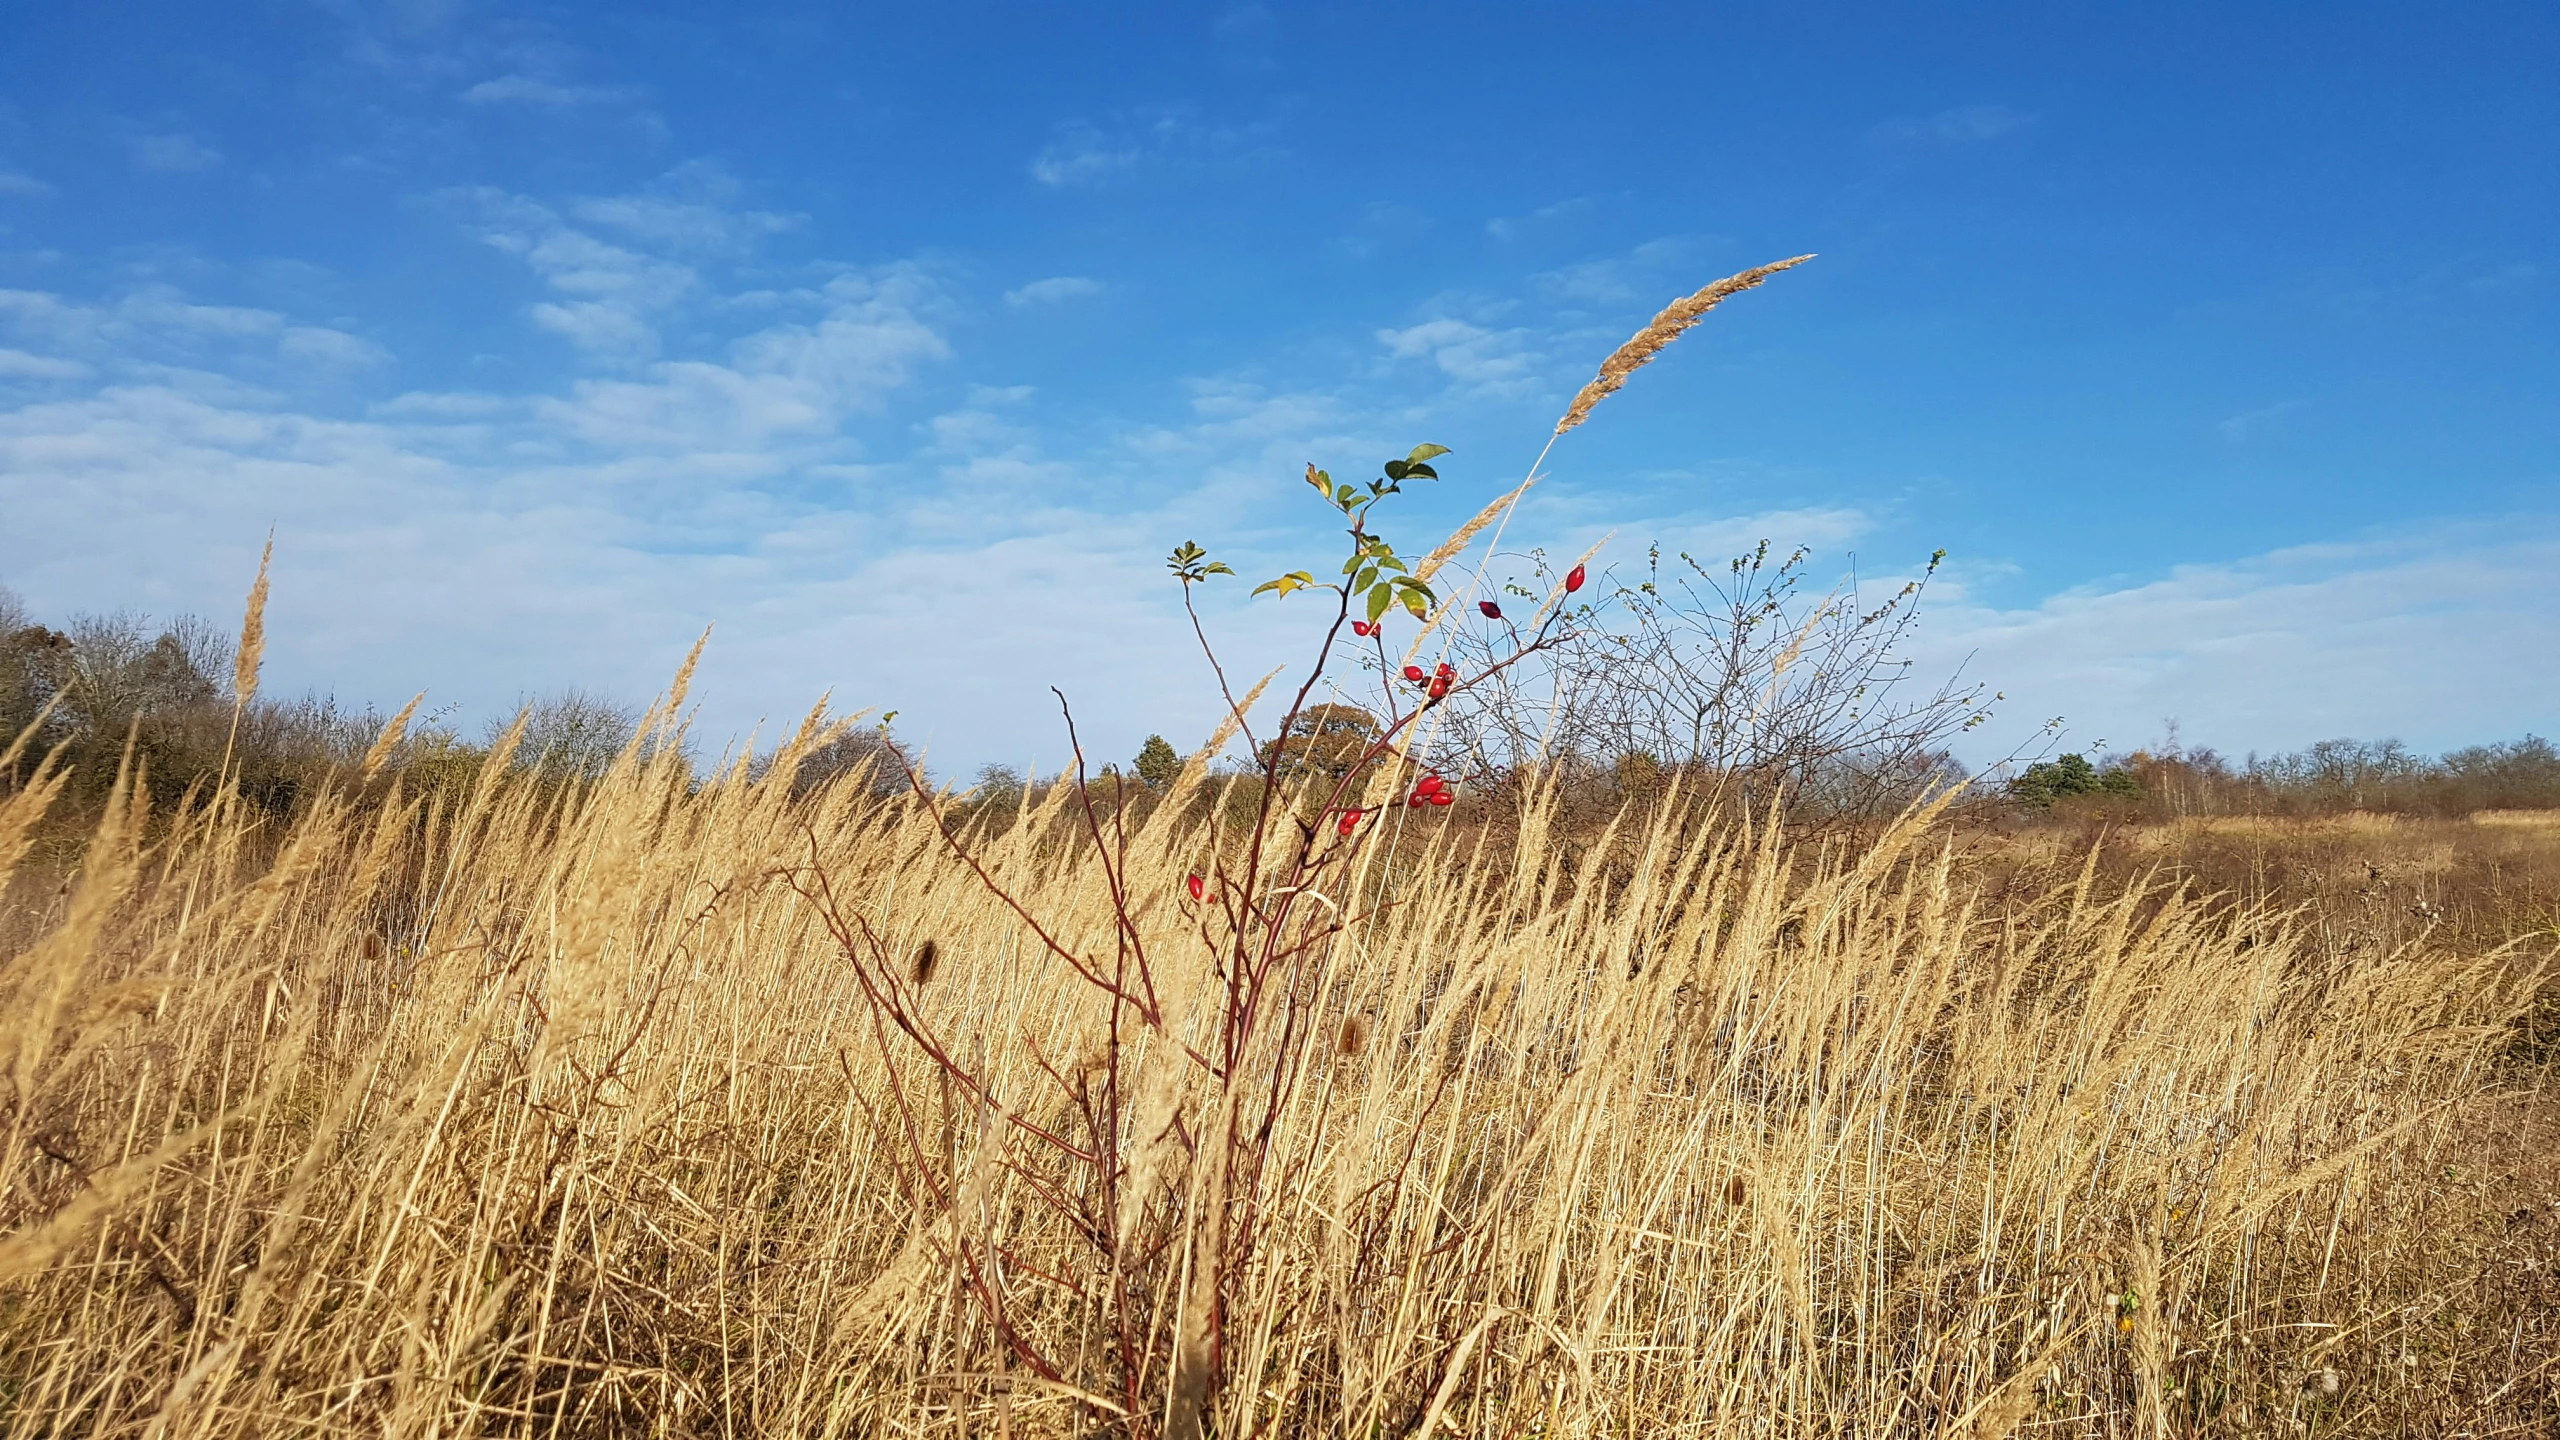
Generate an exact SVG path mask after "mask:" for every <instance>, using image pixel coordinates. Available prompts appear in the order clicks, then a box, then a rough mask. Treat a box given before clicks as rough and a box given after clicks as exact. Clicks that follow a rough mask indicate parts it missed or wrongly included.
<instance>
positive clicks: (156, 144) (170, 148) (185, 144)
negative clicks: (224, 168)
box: [125, 133, 222, 173]
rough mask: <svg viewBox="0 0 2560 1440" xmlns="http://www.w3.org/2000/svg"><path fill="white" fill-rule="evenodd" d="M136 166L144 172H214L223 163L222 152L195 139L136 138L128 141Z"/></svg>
mask: <svg viewBox="0 0 2560 1440" xmlns="http://www.w3.org/2000/svg"><path fill="white" fill-rule="evenodd" d="M125 145H126V148H127V149H129V150H130V151H131V152H132V154H133V163H134V165H135V166H136V167H138V168H140V169H144V170H158V171H163V172H169V173H182V172H188V171H197V170H210V169H212V168H214V167H215V166H217V165H220V164H221V163H222V152H220V151H218V150H215V149H213V148H212V147H210V146H208V145H206V144H205V143H204V142H203V141H201V140H198V139H196V137H194V136H193V135H188V134H184V133H177V134H169V135H135V136H132V137H130V138H128V139H127V140H126V141H125Z"/></svg>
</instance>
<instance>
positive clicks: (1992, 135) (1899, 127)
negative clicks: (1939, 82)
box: [1868, 105, 2037, 146]
mask: <svg viewBox="0 0 2560 1440" xmlns="http://www.w3.org/2000/svg"><path fill="white" fill-rule="evenodd" d="M2036 118H2037V117H2035V116H2034V115H2031V114H2028V113H2027V112H2025V111H2023V110H2012V109H2010V108H2009V107H2008V106H2006V105H1959V106H1956V107H1955V108H1954V109H1952V110H1941V111H1939V112H1938V113H1937V114H1935V115H1922V116H1901V117H1898V118H1896V119H1892V120H1887V121H1884V122H1882V123H1880V124H1878V125H1877V126H1876V127H1875V129H1873V130H1872V131H1869V132H1868V136H1869V138H1870V139H1872V140H1874V141H1875V142H1876V143H1877V144H1879V145H1890V146H1912V145H1979V144H1981V143H1982V142H1984V141H1986V140H1997V139H1999V138H2001V137H2002V136H2005V135H2016V134H2019V133H2021V132H2023V131H2026V130H2029V129H2032V128H2034V126H2035V123H2036Z"/></svg>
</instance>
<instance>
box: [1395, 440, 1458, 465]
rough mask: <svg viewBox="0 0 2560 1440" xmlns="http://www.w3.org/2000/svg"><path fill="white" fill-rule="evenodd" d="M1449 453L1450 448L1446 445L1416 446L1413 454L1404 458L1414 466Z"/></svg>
mask: <svg viewBox="0 0 2560 1440" xmlns="http://www.w3.org/2000/svg"><path fill="white" fill-rule="evenodd" d="M1448 453H1449V447H1448V446H1446V445H1416V446H1414V447H1413V453H1411V454H1409V455H1407V456H1405V457H1404V458H1405V459H1406V460H1408V461H1410V462H1411V463H1413V464H1416V465H1419V464H1421V463H1422V462H1423V461H1425V460H1431V459H1436V458H1438V457H1440V456H1442V455H1446V454H1448Z"/></svg>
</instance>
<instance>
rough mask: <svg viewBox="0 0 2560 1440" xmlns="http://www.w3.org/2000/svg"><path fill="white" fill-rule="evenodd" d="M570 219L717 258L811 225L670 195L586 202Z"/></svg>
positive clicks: (802, 219)
mask: <svg viewBox="0 0 2560 1440" xmlns="http://www.w3.org/2000/svg"><path fill="white" fill-rule="evenodd" d="M569 213H570V214H572V215H574V216H576V217H577V218H578V219H580V220H584V221H587V222H588V223H590V224H595V225H603V226H608V227H610V228H612V229H616V230H620V231H622V232H624V233H625V234H628V235H631V236H634V237H636V238H638V239H641V240H645V241H651V242H654V243H656V244H660V245H664V246H667V247H669V248H671V249H677V250H683V251H688V252H697V253H713V254H718V253H726V252H730V251H736V250H743V249H745V248H747V247H748V246H751V245H753V244H754V243H755V242H756V241H757V240H760V239H762V238H764V237H765V236H768V235H779V234H783V233H785V232H787V231H791V230H796V229H798V228H800V227H801V226H802V225H805V224H806V223H808V217H807V216H805V215H784V214H778V213H776V212H773V211H770V210H731V209H728V208H726V207H724V206H720V205H716V204H709V203H705V202H703V201H698V200H682V199H675V198H672V197H669V196H665V195H612V196H605V197H601V198H598V199H592V200H581V201H579V202H578V203H577V204H575V205H573V206H571V207H570V209H569Z"/></svg>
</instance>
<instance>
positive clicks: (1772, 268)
mask: <svg viewBox="0 0 2560 1440" xmlns="http://www.w3.org/2000/svg"><path fill="white" fill-rule="evenodd" d="M1812 258H1813V257H1812V256H1811V255H1798V256H1796V257H1795V258H1794V259H1791V260H1780V261H1778V262H1777V263H1775V264H1772V265H1762V266H1760V267H1758V268H1756V269H1751V270H1745V271H1743V272H1742V273H1741V274H1739V275H1729V276H1726V277H1725V278H1724V279H1722V280H1719V281H1717V282H1716V283H1714V284H1713V285H1709V286H1707V287H1706V288H1705V289H1703V290H1700V291H1699V292H1698V293H1696V294H1694V295H1687V296H1683V297H1681V298H1680V299H1677V300H1674V301H1672V302H1671V303H1670V304H1668V305H1666V306H1664V307H1662V313H1661V314H1659V315H1656V316H1654V317H1653V323H1652V324H1650V325H1647V326H1646V327H1644V328H1643V329H1642V330H1639V331H1637V332H1636V334H1635V338H1634V339H1632V340H1629V341H1628V342H1627V343H1626V344H1624V345H1621V346H1619V347H1618V348H1617V350H1616V351H1614V352H1613V353H1612V354H1611V355H1610V356H1609V358H1608V359H1606V360H1604V361H1602V362H1600V373H1599V374H1598V375H1596V376H1593V377H1592V380H1591V383H1590V384H1588V385H1585V386H1583V387H1582V393H1581V394H1579V395H1576V396H1574V397H1573V404H1572V405H1570V406H1568V407H1567V408H1566V410H1565V412H1564V418H1563V419H1561V420H1558V421H1557V422H1556V433H1557V434H1558V435H1561V434H1563V433H1564V432H1566V431H1567V430H1570V429H1572V428H1573V427H1574V426H1576V425H1579V424H1581V423H1582V422H1583V421H1585V420H1587V419H1589V418H1590V417H1591V407H1592V406H1594V405H1597V404H1599V403H1600V402H1601V401H1603V400H1606V399H1608V398H1609V397H1610V396H1611V395H1614V394H1616V393H1617V391H1618V387H1619V386H1621V385H1624V384H1626V383H1627V377H1628V376H1630V375H1633V374H1634V373H1636V372H1637V371H1638V370H1641V369H1643V368H1644V367H1645V364H1646V362H1648V361H1650V360H1652V359H1653V357H1654V356H1656V355H1659V354H1661V353H1662V351H1663V347H1665V346H1667V345H1669V344H1670V343H1671V342H1672V341H1674V340H1677V339H1679V338H1680V337H1681V336H1682V335H1683V334H1685V333H1687V332H1688V329H1689V327H1690V326H1692V325H1695V324H1697V323H1698V321H1699V319H1700V317H1702V316H1704V315H1705V314H1706V313H1707V312H1708V311H1710V310H1713V309H1714V308H1716V306H1718V305H1719V304H1722V303H1723V302H1724V298H1725V297H1726V296H1728V295H1738V294H1740V293H1742V292H1743V291H1745V290H1748V289H1750V288H1752V287H1753V286H1755V285H1757V284H1759V283H1760V282H1761V281H1763V280H1766V279H1768V278H1769V277H1770V276H1772V275H1775V274H1777V273H1778V272H1779V271H1781V270H1792V269H1794V268H1795V267H1797V266H1798V265H1801V264H1803V263H1804V262H1806V261H1807V260H1810V259H1812Z"/></svg>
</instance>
